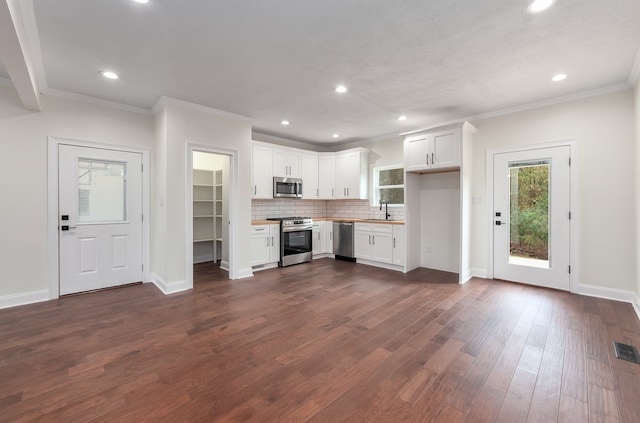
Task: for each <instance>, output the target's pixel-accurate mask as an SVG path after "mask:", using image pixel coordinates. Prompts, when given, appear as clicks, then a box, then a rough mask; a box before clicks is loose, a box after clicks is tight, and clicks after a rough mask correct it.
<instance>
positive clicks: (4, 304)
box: [0, 289, 49, 309]
mask: <svg viewBox="0 0 640 423" xmlns="http://www.w3.org/2000/svg"><path fill="white" fill-rule="evenodd" d="M48 300H49V290H48V289H42V290H40V291H31V292H23V293H20V294H12V295H3V296H1V297H0V309H3V308H9V307H17V306H21V305H25V304H33V303H40V302H42V301H48Z"/></svg>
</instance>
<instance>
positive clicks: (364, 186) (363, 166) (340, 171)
mask: <svg viewBox="0 0 640 423" xmlns="http://www.w3.org/2000/svg"><path fill="white" fill-rule="evenodd" d="M368 172H369V152H368V150H366V149H363V148H355V149H352V150H345V151H343V152H340V153H336V173H335V175H336V179H335V184H336V188H335V197H334V198H337V199H343V200H358V199H360V200H366V199H367V198H368V194H369V190H368V181H369V178H368V176H369V175H368Z"/></svg>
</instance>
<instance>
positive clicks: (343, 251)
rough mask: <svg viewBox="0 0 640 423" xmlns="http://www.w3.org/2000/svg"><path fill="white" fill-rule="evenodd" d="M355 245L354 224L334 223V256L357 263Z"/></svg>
mask: <svg viewBox="0 0 640 423" xmlns="http://www.w3.org/2000/svg"><path fill="white" fill-rule="evenodd" d="M353 244H354V242H353V222H333V254H334V255H335V256H336V258H337V259H342V260H348V261H356V258H355V254H354V253H353Z"/></svg>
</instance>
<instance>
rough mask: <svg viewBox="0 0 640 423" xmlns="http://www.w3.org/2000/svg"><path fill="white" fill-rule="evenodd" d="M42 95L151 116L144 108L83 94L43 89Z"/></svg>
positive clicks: (149, 111)
mask: <svg viewBox="0 0 640 423" xmlns="http://www.w3.org/2000/svg"><path fill="white" fill-rule="evenodd" d="M42 94H45V95H48V96H51V97H59V98H65V99H67V100H74V101H80V102H83V103H89V104H95V105H97V106H103V107H110V108H112V109H118V110H123V111H125V112H133V113H139V114H142V115H151V110H149V109H146V108H144V107H138V106H131V105H129V104H124V103H118V102H116V101H110V100H104V99H102V98H97V97H91V96H88V95H84V94H77V93H72V92H70V91H63V90H56V89H54V88H45V89H44V90H43V91H42Z"/></svg>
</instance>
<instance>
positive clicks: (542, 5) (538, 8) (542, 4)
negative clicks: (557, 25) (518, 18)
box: [527, 0, 556, 15]
mask: <svg viewBox="0 0 640 423" xmlns="http://www.w3.org/2000/svg"><path fill="white" fill-rule="evenodd" d="M555 2H556V0H534V1H532V2H531V4H529V7H527V12H529V13H531V14H533V15H535V14H536V13H540V12H543V11H545V10H547V9H548V8H550V7H551V6H553V3H555Z"/></svg>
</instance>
